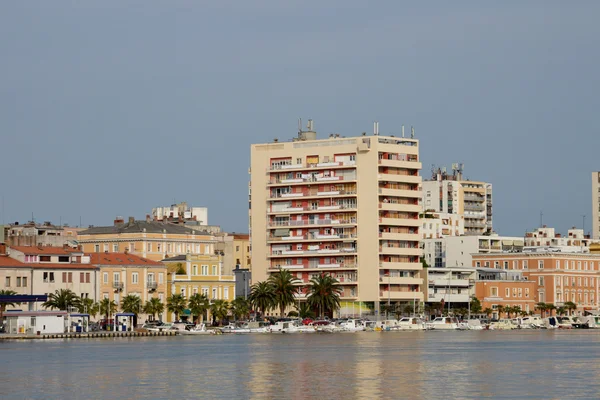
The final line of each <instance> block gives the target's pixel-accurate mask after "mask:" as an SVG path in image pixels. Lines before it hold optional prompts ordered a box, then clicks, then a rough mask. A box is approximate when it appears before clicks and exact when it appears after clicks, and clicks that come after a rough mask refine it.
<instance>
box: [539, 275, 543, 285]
mask: <svg viewBox="0 0 600 400" xmlns="http://www.w3.org/2000/svg"><path fill="white" fill-rule="evenodd" d="M538 285H540V286H544V277H543V276H538Z"/></svg>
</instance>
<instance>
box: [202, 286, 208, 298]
mask: <svg viewBox="0 0 600 400" xmlns="http://www.w3.org/2000/svg"><path fill="white" fill-rule="evenodd" d="M202 295H203V296H206V297H208V288H206V287H203V288H202Z"/></svg>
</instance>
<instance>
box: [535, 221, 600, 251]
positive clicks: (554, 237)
mask: <svg viewBox="0 0 600 400" xmlns="http://www.w3.org/2000/svg"><path fill="white" fill-rule="evenodd" d="M591 243H592V239H590V238H589V237H586V236H585V234H584V231H583V229H577V228H575V227H573V228H571V229H569V230H568V231H567V236H562V235H561V234H560V233H556V231H555V229H554V228H549V227H547V226H546V225H544V226H542V227H541V228H538V229H536V230H534V231H531V232H526V233H525V246H526V247H544V248H546V249H547V250H548V251H556V252H568V253H589V251H590V244H591Z"/></svg>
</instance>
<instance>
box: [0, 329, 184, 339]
mask: <svg viewBox="0 0 600 400" xmlns="http://www.w3.org/2000/svg"><path fill="white" fill-rule="evenodd" d="M157 336H172V337H175V336H177V333H176V332H175V331H164V332H135V331H134V332H89V333H48V334H43V335H35V334H22V333H20V334H19V333H16V334H2V335H0V341H4V340H46V339H102V338H107V339H108V338H127V337H129V338H134V337H157Z"/></svg>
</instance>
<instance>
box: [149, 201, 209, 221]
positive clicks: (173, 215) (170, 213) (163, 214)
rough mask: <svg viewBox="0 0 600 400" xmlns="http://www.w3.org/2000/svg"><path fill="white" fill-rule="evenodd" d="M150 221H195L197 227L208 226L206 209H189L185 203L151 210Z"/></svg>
mask: <svg viewBox="0 0 600 400" xmlns="http://www.w3.org/2000/svg"><path fill="white" fill-rule="evenodd" d="M152 219H154V220H155V221H163V220H169V221H179V220H180V219H181V220H183V221H196V222H197V223H198V225H208V208H206V207H189V206H188V205H187V203H186V202H181V203H179V204H172V205H171V206H168V207H156V208H153V209H152Z"/></svg>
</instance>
